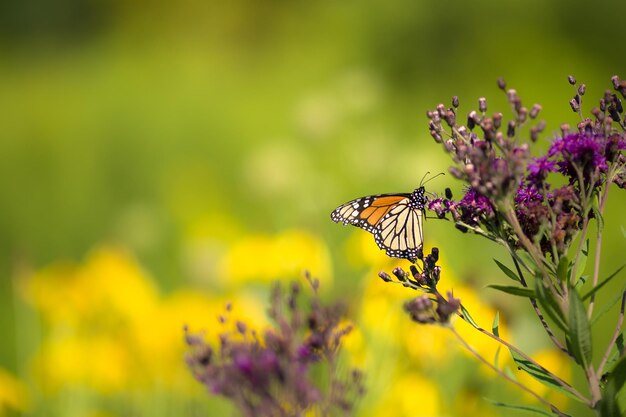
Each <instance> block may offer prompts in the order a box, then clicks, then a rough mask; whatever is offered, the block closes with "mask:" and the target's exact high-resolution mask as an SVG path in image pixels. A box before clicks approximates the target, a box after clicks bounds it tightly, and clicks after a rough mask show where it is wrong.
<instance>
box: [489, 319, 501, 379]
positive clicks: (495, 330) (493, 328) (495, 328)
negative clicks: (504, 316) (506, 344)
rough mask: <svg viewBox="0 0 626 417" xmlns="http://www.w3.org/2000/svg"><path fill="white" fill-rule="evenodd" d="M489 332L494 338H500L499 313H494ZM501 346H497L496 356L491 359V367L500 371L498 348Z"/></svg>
mask: <svg viewBox="0 0 626 417" xmlns="http://www.w3.org/2000/svg"><path fill="white" fill-rule="evenodd" d="M491 332H492V333H493V334H494V335H495V336H496V337H500V312H499V311H496V316H495V317H494V318H493V323H492V324H491ZM501 347H502V345H498V348H497V349H496V354H495V355H494V357H493V366H495V367H496V368H498V369H500V366H499V363H500V348H501Z"/></svg>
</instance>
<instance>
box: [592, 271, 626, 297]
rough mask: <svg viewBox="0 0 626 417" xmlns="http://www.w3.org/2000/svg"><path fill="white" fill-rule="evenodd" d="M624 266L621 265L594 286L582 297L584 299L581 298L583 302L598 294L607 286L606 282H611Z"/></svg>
mask: <svg viewBox="0 0 626 417" xmlns="http://www.w3.org/2000/svg"><path fill="white" fill-rule="evenodd" d="M625 266H626V264H623V265H622V266H620V267H619V268H617V270H616V271H615V272H613V273H612V274H611V275H609V276H608V277H606V278H605V279H604V280H602V281H600V283H599V284H598V285H596V286H595V287H593V288H592V289H591V291H589V292H588V293H587V294H585V295H584V297H583V298H582V300H583V301H585V300H586V299H587V298H589V297H591V296H592V295H593V294H595V293H596V292H598V290H599V289H600V288H602V287H604V286H605V285H606V284H608V282H609V281H610V280H612V279H613V278H614V277H615V276H616V275H617V274H619V273H620V271H621V270H622V269H624V267H625ZM620 295H621V294H620Z"/></svg>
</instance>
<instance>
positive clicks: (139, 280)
mask: <svg viewBox="0 0 626 417" xmlns="http://www.w3.org/2000/svg"><path fill="white" fill-rule="evenodd" d="M23 293H24V296H25V298H26V300H27V301H29V302H30V303H32V304H33V305H34V306H35V307H36V308H37V309H38V310H40V311H41V312H42V314H43V316H44V318H45V319H46V320H48V321H49V322H50V323H51V325H53V326H54V325H68V326H71V327H74V328H75V327H79V325H81V324H85V323H86V322H87V320H94V321H96V322H97V325H98V326H115V327H118V326H119V323H118V322H117V319H123V320H124V321H134V322H136V321H137V320H138V319H139V318H140V317H143V316H145V315H146V314H149V313H150V312H151V311H152V310H153V309H154V308H155V307H156V303H157V300H158V294H157V291H156V288H155V286H154V285H153V284H152V281H151V279H150V278H149V277H148V276H147V275H146V274H145V273H144V272H143V271H142V269H141V268H140V267H139V265H138V264H137V262H136V261H135V260H134V259H133V258H132V257H131V256H130V255H129V254H127V253H125V252H123V251H122V250H120V249H118V248H107V247H105V248H100V249H98V250H96V251H93V252H92V253H91V254H90V255H89V256H88V257H87V259H86V261H85V263H84V265H83V266H79V265H74V264H69V263H58V264H53V265H52V266H49V267H47V268H44V269H42V270H41V271H39V272H37V273H35V274H34V276H33V277H31V279H29V280H27V281H26V282H25V284H24V288H23ZM92 324H93V323H92Z"/></svg>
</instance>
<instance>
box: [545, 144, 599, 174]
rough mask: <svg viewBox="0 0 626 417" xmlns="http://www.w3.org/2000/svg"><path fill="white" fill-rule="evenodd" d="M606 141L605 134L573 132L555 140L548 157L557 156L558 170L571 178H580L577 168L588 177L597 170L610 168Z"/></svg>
mask: <svg viewBox="0 0 626 417" xmlns="http://www.w3.org/2000/svg"><path fill="white" fill-rule="evenodd" d="M606 143H607V141H606V139H605V137H604V135H599V134H595V135H594V134H588V133H573V134H570V135H567V136H565V137H563V138H559V139H557V140H555V141H554V142H553V143H552V146H550V149H548V157H550V158H555V159H556V165H557V167H558V171H559V172H561V173H562V174H564V175H567V176H569V177H570V178H571V179H573V180H577V179H578V174H577V172H576V169H577V168H578V169H579V170H581V171H582V172H583V173H584V175H585V176H586V177H587V178H588V177H589V175H591V174H593V173H594V172H595V171H596V170H598V171H600V172H606V170H607V169H608V165H607V160H606Z"/></svg>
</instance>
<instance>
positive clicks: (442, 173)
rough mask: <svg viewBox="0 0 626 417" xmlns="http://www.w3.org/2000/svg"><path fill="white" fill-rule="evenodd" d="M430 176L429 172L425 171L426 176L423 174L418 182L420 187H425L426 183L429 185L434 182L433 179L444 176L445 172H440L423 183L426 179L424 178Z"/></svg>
mask: <svg viewBox="0 0 626 417" xmlns="http://www.w3.org/2000/svg"><path fill="white" fill-rule="evenodd" d="M428 174H430V171H427V172H426V174H424V176H423V177H422V181H420V187H422V186H424V185H426V184H427V183H429V182H430V181H432V180H434V179H435V178H437V177H439V176H441V175H446V174H445V172H440V173H439V174H437V175H434V176H432V177H430V178H429V179H427V180H426V181H424V179H426V176H427V175H428Z"/></svg>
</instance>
